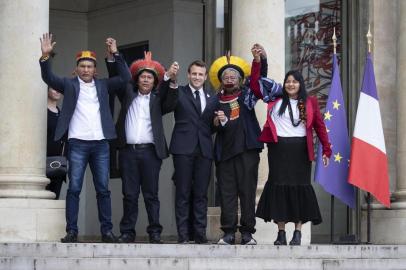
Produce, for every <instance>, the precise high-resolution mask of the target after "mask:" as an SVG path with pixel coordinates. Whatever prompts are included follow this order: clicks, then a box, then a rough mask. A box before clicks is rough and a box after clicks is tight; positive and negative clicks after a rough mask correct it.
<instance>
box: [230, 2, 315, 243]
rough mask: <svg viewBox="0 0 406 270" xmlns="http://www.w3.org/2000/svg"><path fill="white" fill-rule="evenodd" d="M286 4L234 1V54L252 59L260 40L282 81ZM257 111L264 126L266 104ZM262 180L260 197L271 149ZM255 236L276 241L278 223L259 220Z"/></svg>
mask: <svg viewBox="0 0 406 270" xmlns="http://www.w3.org/2000/svg"><path fill="white" fill-rule="evenodd" d="M284 21H285V4H284V1H279V0H252V1H243V0H236V1H233V7H232V22H233V23H232V45H231V47H232V49H231V54H232V55H236V56H240V57H242V58H243V59H245V60H246V61H248V62H249V63H251V62H252V54H251V47H252V45H253V44H254V43H259V44H261V45H263V46H264V47H265V50H266V52H267V56H268V67H269V70H268V77H270V78H273V79H274V80H276V81H278V82H282V81H283V78H284V75H285V30H284ZM255 110H256V114H257V118H258V121H259V123H260V126H261V128H262V126H263V125H264V123H265V120H266V104H265V103H263V102H261V101H260V102H258V104H257V105H256V108H255ZM258 176H259V179H258V192H257V195H258V197H259V196H260V195H261V193H262V190H263V186H264V184H265V182H266V180H267V178H268V160H267V149H266V148H265V149H264V151H262V153H261V161H260V165H259V174H258ZM256 227H257V232H256V234H255V238H256V239H257V241H258V243H273V241H274V240H275V239H276V234H277V227H276V225H275V224H273V223H272V224H265V223H264V222H263V220H262V219H257V226H256ZM286 230H287V233H288V236H289V237H290V236H291V233H292V231H293V230H294V226H293V224H288V225H287V227H286ZM302 243H303V244H309V243H310V225H309V224H306V225H304V226H303V237H302Z"/></svg>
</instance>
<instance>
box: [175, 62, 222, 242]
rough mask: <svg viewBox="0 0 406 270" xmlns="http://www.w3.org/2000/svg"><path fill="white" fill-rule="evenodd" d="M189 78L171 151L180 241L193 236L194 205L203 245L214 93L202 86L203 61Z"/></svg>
mask: <svg viewBox="0 0 406 270" xmlns="http://www.w3.org/2000/svg"><path fill="white" fill-rule="evenodd" d="M188 79H189V84H188V85H185V86H181V87H179V89H178V98H177V102H176V107H175V110H174V116H175V127H174V130H173V133H172V140H171V144H170V147H169V151H170V152H171V154H172V155H173V162H174V166H175V177H174V179H175V183H176V198H175V201H176V202H175V214H176V224H177V230H178V242H179V243H186V242H188V240H189V239H190V235H189V234H190V232H189V222H190V221H189V209H190V207H192V208H193V215H194V221H193V228H194V236H193V238H194V240H195V243H199V244H200V243H207V238H206V226H207V189H208V186H209V181H210V173H211V165H212V159H213V143H212V137H211V128H212V123H213V115H214V102H213V98H215V95H212V94H211V93H209V91H207V89H204V88H203V84H204V82H205V80H206V79H207V67H206V64H205V63H204V62H202V61H194V62H192V63H191V64H190V65H189V67H188ZM191 193H193V198H192V200H190V195H191Z"/></svg>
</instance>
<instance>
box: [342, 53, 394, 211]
mask: <svg viewBox="0 0 406 270" xmlns="http://www.w3.org/2000/svg"><path fill="white" fill-rule="evenodd" d="M348 181H349V182H350V183H351V184H353V185H355V186H357V187H359V188H361V189H362V190H365V191H368V192H370V193H371V194H372V195H373V196H374V197H375V198H376V199H377V200H378V201H379V202H381V203H382V204H383V205H385V206H387V207H390V192H389V174H388V158H387V156H386V148H385V138H384V134H383V128H382V120H381V113H380V107H379V98H378V93H377V90H376V83H375V75H374V69H373V65H372V60H371V56H370V55H369V54H368V56H367V60H366V64H365V71H364V79H363V82H362V89H361V94H360V98H359V103H358V110H357V116H356V120H355V127H354V135H353V139H352V149H351V159H350V169H349V174H348Z"/></svg>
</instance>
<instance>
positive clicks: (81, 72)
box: [40, 34, 131, 243]
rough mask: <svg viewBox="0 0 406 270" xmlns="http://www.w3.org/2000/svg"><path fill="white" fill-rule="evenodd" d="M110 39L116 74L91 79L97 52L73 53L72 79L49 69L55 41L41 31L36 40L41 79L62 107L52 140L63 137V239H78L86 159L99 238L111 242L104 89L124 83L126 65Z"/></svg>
mask: <svg viewBox="0 0 406 270" xmlns="http://www.w3.org/2000/svg"><path fill="white" fill-rule="evenodd" d="M113 42H114V40H113V39H112V38H108V39H107V41H106V43H107V46H108V47H109V49H110V52H111V53H112V54H113V55H114V58H115V60H116V62H117V70H118V74H119V76H117V77H114V78H110V79H96V78H95V77H94V76H95V72H96V54H95V53H93V52H91V51H82V52H80V53H78V55H77V57H76V63H77V66H76V74H77V76H76V77H74V78H60V77H58V76H56V75H54V74H53V73H52V71H51V66H50V61H49V57H50V54H51V53H52V50H53V47H54V45H55V42H53V41H52V35H50V34H44V35H43V37H42V39H41V51H42V56H41V58H40V65H41V75H42V79H43V80H44V82H45V83H46V84H48V85H49V86H50V87H52V88H54V89H57V91H59V92H61V93H62V94H63V95H64V101H63V107H62V111H61V114H60V117H59V119H58V123H57V126H56V130H55V140H59V139H61V138H62V137H63V136H64V135H65V134H66V133H67V136H68V161H69V171H68V176H69V188H68V191H67V195H66V223H67V224H66V232H67V234H66V236H65V237H64V238H62V239H61V241H62V242H64V243H72V242H77V235H78V226H77V220H78V212H79V195H80V192H81V189H82V184H83V176H84V173H85V170H86V166H87V164H88V163H89V165H90V169H91V171H92V174H93V182H94V185H95V188H96V193H97V206H98V212H99V221H100V225H101V234H102V241H103V242H115V241H116V238H115V236H114V235H113V233H112V228H113V224H112V223H111V199H110V191H109V188H108V183H109V164H110V161H109V144H108V141H107V140H111V139H114V138H116V132H115V129H114V123H113V119H112V117H111V112H110V108H109V95H108V89H116V88H120V87H122V85H125V84H126V83H127V82H128V81H129V80H130V79H131V77H130V74H129V72H128V69H127V67H126V65H125V63H124V61H123V59H122V58H121V56H120V55H119V54H118V53H117V49H116V48H115V47H112V44H113Z"/></svg>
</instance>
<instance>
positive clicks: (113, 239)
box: [101, 231, 117, 243]
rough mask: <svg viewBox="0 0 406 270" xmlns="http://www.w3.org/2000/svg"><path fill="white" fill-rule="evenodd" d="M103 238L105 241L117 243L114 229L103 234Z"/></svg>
mask: <svg viewBox="0 0 406 270" xmlns="http://www.w3.org/2000/svg"><path fill="white" fill-rule="evenodd" d="M101 240H102V242H103V243H117V238H116V237H115V236H114V234H113V232H112V231H110V232H108V233H106V234H103V235H102V237H101Z"/></svg>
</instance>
